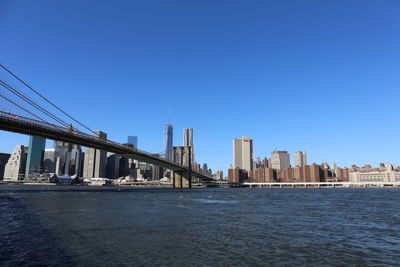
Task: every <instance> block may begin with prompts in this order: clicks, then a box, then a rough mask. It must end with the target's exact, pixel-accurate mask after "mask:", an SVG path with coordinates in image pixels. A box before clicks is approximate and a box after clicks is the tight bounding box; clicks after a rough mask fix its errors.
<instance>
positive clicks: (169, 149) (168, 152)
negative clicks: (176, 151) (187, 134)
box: [164, 124, 174, 160]
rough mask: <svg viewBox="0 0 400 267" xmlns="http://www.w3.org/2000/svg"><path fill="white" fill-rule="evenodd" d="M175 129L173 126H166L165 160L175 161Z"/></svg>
mask: <svg viewBox="0 0 400 267" xmlns="http://www.w3.org/2000/svg"><path fill="white" fill-rule="evenodd" d="M173 131H174V130H173V127H172V125H171V124H166V125H165V129H164V151H165V159H167V160H173V146H174V145H173V137H174V133H173Z"/></svg>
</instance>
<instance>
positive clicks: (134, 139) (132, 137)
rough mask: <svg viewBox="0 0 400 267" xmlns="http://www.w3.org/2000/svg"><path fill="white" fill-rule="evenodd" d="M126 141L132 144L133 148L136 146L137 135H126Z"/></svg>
mask: <svg viewBox="0 0 400 267" xmlns="http://www.w3.org/2000/svg"><path fill="white" fill-rule="evenodd" d="M127 143H128V144H130V145H132V146H133V147H134V148H138V137H137V136H133V135H130V136H128V142H127Z"/></svg>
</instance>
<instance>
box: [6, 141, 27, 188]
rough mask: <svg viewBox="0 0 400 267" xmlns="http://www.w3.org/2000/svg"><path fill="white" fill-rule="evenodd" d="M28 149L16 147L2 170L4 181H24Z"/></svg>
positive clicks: (21, 146) (20, 146)
mask: <svg viewBox="0 0 400 267" xmlns="http://www.w3.org/2000/svg"><path fill="white" fill-rule="evenodd" d="M28 150H29V147H27V146H23V145H17V146H16V147H15V149H14V151H13V153H12V154H11V156H10V158H9V159H8V161H7V164H6V166H5V168H4V179H3V180H4V181H9V182H17V181H21V180H23V179H24V176H25V168H26V158H27V154H28Z"/></svg>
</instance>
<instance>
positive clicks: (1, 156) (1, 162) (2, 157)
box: [0, 153, 11, 180]
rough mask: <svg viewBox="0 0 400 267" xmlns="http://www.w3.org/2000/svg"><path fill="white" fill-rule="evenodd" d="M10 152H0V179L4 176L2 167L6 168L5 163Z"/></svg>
mask: <svg viewBox="0 0 400 267" xmlns="http://www.w3.org/2000/svg"><path fill="white" fill-rule="evenodd" d="M10 156H11V154H6V153H0V180H3V177H4V169H5V168H6V164H7V162H8V160H9V159H10Z"/></svg>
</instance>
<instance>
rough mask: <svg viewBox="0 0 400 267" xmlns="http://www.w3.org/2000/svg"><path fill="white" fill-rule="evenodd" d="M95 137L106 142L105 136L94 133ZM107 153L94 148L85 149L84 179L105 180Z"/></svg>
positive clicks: (101, 133)
mask: <svg viewBox="0 0 400 267" xmlns="http://www.w3.org/2000/svg"><path fill="white" fill-rule="evenodd" d="M95 136H96V137H99V138H100V139H104V140H107V134H106V133H104V132H101V131H97V132H96V135H95ZM106 164H107V152H106V151H103V150H99V149H95V148H87V149H86V153H85V161H84V166H83V177H84V178H106V176H107V175H106V169H107V165H106Z"/></svg>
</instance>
